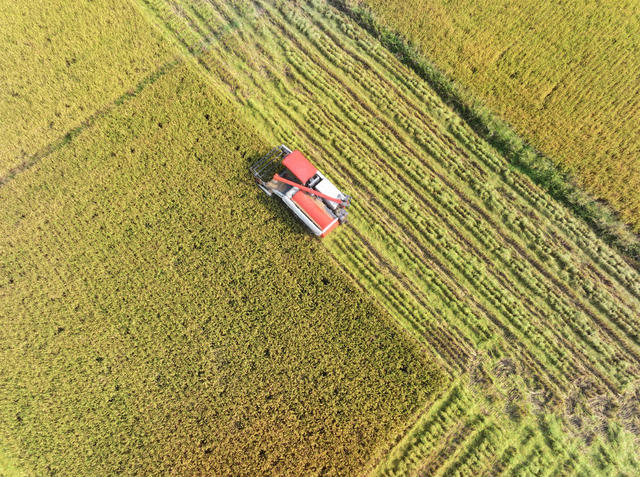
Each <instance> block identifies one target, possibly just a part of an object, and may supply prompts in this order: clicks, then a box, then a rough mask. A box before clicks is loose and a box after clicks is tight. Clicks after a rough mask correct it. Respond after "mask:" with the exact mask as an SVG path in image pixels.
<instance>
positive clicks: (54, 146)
mask: <svg viewBox="0 0 640 477" xmlns="http://www.w3.org/2000/svg"><path fill="white" fill-rule="evenodd" d="M181 61H182V60H181V58H180V57H176V58H174V59H172V60H171V61H169V62H167V63H165V64H164V65H162V66H160V67H159V68H158V69H157V70H156V71H154V72H153V73H151V74H150V75H148V76H147V77H146V78H144V79H143V80H142V81H140V82H139V83H138V84H137V85H136V87H135V88H133V89H131V90H129V91H126V92H125V93H123V94H121V95H120V96H118V97H117V98H116V99H115V100H114V101H113V102H112V103H111V104H109V105H107V106H105V107H103V108H101V109H98V110H97V111H95V112H94V113H93V114H91V116H89V117H88V118H87V119H85V120H84V121H82V123H81V124H80V125H79V126H76V127H75V128H73V129H71V130H70V131H69V132H67V133H66V134H64V135H62V136H61V137H60V138H59V139H57V140H56V141H54V142H52V143H50V144H48V145H47V146H46V147H44V148H42V149H41V150H40V151H38V152H37V153H35V154H34V155H33V156H31V157H30V158H29V159H27V160H26V161H24V162H23V163H22V164H20V165H18V166H16V167H14V168H12V169H10V170H9V171H8V172H7V173H6V174H5V175H4V176H2V177H0V187H2V186H4V185H6V184H7V183H8V182H9V181H10V180H11V179H13V178H15V177H16V176H17V175H18V174H20V173H21V172H24V171H26V170H27V169H30V168H31V167H33V166H35V165H36V164H37V163H38V162H40V161H41V160H43V159H44V158H46V157H48V156H49V155H51V154H52V153H53V152H55V151H57V150H58V149H60V148H61V147H63V146H64V145H66V144H69V143H70V142H71V141H72V140H73V138H74V137H76V136H78V135H79V134H80V133H82V131H84V130H85V129H87V128H89V127H91V126H92V125H93V124H94V123H95V122H96V121H97V120H98V119H100V118H101V117H104V116H105V115H106V114H108V113H109V112H110V111H112V110H113V109H114V108H116V107H118V106H120V105H121V104H123V103H125V102H127V101H129V100H130V99H132V98H135V97H136V96H138V94H140V92H141V91H142V90H143V89H144V88H145V87H146V86H148V85H150V84H153V83H154V82H155V81H156V80H157V79H158V78H160V77H162V76H163V75H165V74H166V73H168V72H169V71H171V70H172V69H173V68H174V67H175V66H176V65H177V64H179V63H180V62H181Z"/></svg>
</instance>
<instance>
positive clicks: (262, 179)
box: [249, 145, 351, 237]
mask: <svg viewBox="0 0 640 477" xmlns="http://www.w3.org/2000/svg"><path fill="white" fill-rule="evenodd" d="M249 170H250V171H251V173H252V174H253V177H255V179H256V183H257V184H258V187H260V188H261V189H262V190H263V191H265V192H266V193H267V195H269V196H272V195H273V194H275V195H276V196H278V197H279V198H280V199H281V200H282V202H284V203H285V204H286V205H287V207H289V208H290V209H291V210H292V211H293V213H294V214H296V216H297V217H298V218H299V219H300V220H301V221H302V222H303V223H304V224H305V225H306V226H307V227H308V228H309V230H311V232H313V233H314V234H315V235H317V236H320V237H326V236H327V234H329V232H331V231H332V230H333V229H335V228H336V227H337V226H338V225H340V224H344V223H345V222H346V218H347V211H346V208H347V207H349V201H350V200H351V197H350V196H348V195H345V194H343V193H342V192H340V191H339V190H338V188H337V187H336V186H334V185H333V184H332V183H331V182H330V181H329V179H327V178H326V177H325V176H324V175H323V174H322V173H321V172H320V171H319V170H318V169H316V168H315V167H314V166H313V164H311V163H310V162H309V160H308V159H307V158H306V157H304V156H303V155H302V153H301V152H300V151H298V150H295V151H292V150H291V149H289V148H288V147H286V146H284V145H281V146H278V147H276V148H274V149H272V150H271V151H270V152H269V153H268V154H267V155H266V156H264V157H262V158H261V159H260V160H258V161H257V162H256V163H255V164H253V165H252V166H251V167H250V168H249Z"/></svg>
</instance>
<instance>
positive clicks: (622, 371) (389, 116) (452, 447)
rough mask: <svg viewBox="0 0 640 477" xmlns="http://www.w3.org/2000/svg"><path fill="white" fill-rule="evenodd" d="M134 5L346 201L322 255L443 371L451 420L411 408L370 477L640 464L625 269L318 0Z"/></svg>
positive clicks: (634, 276) (630, 274)
mask: <svg viewBox="0 0 640 477" xmlns="http://www.w3.org/2000/svg"><path fill="white" fill-rule="evenodd" d="M142 4H143V5H144V6H145V8H147V9H148V12H149V13H150V15H152V16H153V17H154V18H155V22H156V24H157V26H158V27H159V28H161V29H162V30H164V31H165V33H166V34H167V36H168V37H169V38H172V39H173V41H174V42H175V44H176V45H177V46H178V47H179V48H180V49H181V50H182V51H183V53H184V54H185V55H186V56H188V57H190V58H191V59H192V63H193V65H194V67H195V68H196V69H198V70H199V71H200V72H201V74H202V75H203V76H204V77H206V78H209V79H210V80H211V81H212V82H217V83H218V84H219V85H221V86H222V87H223V88H224V90H225V91H226V94H227V96H228V97H229V98H230V99H231V100H232V101H235V102H236V104H237V105H238V106H239V107H241V108H242V110H243V111H244V113H245V114H246V115H247V116H250V117H252V118H253V120H254V122H255V123H256V124H257V125H258V126H259V127H260V128H261V130H262V132H263V134H264V135H265V137H267V138H271V141H272V143H274V144H276V143H280V142H284V143H286V144H288V145H290V146H291V147H297V148H300V149H301V150H303V151H305V153H306V154H307V155H308V156H309V157H311V158H312V160H313V161H314V162H316V163H317V164H318V165H319V167H320V169H321V170H323V171H325V172H326V173H327V174H328V175H329V177H331V178H332V179H334V180H335V181H336V182H337V183H338V184H339V186H340V188H341V189H344V190H346V191H348V192H350V193H352V195H353V196H354V199H353V205H352V213H351V226H350V227H349V228H348V229H347V230H341V231H340V233H337V234H334V235H333V236H330V237H329V239H328V240H327V241H325V244H326V247H327V248H328V249H329V250H330V251H331V252H332V253H333V254H334V255H335V256H336V257H337V258H338V260H339V262H340V263H341V265H342V266H343V268H344V270H345V271H347V272H348V273H349V274H351V275H353V277H355V278H356V279H357V280H358V282H359V283H361V284H362V287H363V289H364V290H366V291H367V292H369V293H371V294H373V295H374V296H376V297H377V298H378V299H379V301H380V302H381V303H382V304H384V306H385V307H386V308H387V309H388V310H389V311H390V312H391V314H392V315H393V316H394V317H395V318H396V319H397V321H398V322H399V323H400V324H402V325H403V326H404V327H405V328H406V329H407V330H409V331H410V332H411V333H412V335H413V336H414V337H415V338H416V339H417V340H419V341H420V342H421V343H422V344H424V345H425V346H426V347H428V348H429V349H432V350H434V352H435V353H437V355H438V356H439V358H440V362H441V365H442V367H443V368H444V369H446V370H447V372H448V373H449V374H450V376H451V377H452V379H456V380H459V383H460V385H459V388H457V389H459V390H460V396H463V397H464V399H462V400H461V401H460V403H459V404H457V405H456V407H455V409H456V410H455V412H453V411H452V412H451V413H449V412H446V413H444V414H443V415H442V416H440V415H435V417H434V419H436V420H437V422H438V423H439V424H438V425H437V426H431V425H430V424H429V425H428V426H427V427H426V428H425V427H424V425H426V424H425V422H426V423H427V424H428V423H429V419H431V416H432V413H433V412H434V411H433V409H432V408H431V407H427V408H425V410H424V414H423V415H422V417H420V418H419V419H418V420H417V421H416V423H415V426H414V427H412V428H411V429H410V430H409V433H408V437H407V439H408V442H409V444H408V447H407V444H406V442H407V440H405V441H402V442H398V443H397V446H396V447H395V448H393V449H390V453H389V455H388V456H389V457H388V459H386V460H385V459H381V460H380V461H379V462H378V464H379V466H380V467H378V469H380V472H381V473H383V474H388V475H392V474H396V473H397V474H398V475H400V474H403V473H405V471H406V469H407V468H410V469H411V471H412V472H416V473H421V474H422V473H424V474H444V475H449V474H455V473H458V472H461V473H465V474H466V473H470V472H475V471H479V470H482V471H490V470H491V469H493V468H494V466H498V467H497V468H499V469H506V470H509V469H511V471H512V472H513V473H526V472H533V473H537V472H539V471H540V470H541V469H545V470H546V469H548V468H555V469H556V470H558V471H559V472H561V473H565V472H570V471H574V472H578V473H583V474H586V475H588V474H590V473H592V472H595V471H596V470H597V471H598V472H603V473H607V472H611V471H612V470H613V469H623V470H624V471H626V472H631V473H634V472H637V465H638V462H637V453H636V444H634V442H635V440H634V439H635V437H634V435H635V434H636V433H637V429H638V427H637V426H638V414H637V407H635V404H633V402H634V399H635V398H634V397H633V396H635V395H636V392H637V391H638V381H637V376H638V371H639V368H638V365H639V364H640V342H639V339H640V337H639V336H638V333H637V316H639V312H640V300H639V298H640V277H639V276H638V273H637V272H636V271H634V270H633V269H632V268H630V267H629V266H628V265H627V264H626V263H625V261H624V260H622V259H621V258H620V256H618V255H617V254H616V253H615V252H614V251H612V250H611V249H610V248H609V247H608V246H607V245H606V244H604V243H603V242H602V241H600V240H599V239H598V238H597V237H595V236H594V234H593V233H592V232H591V230H590V229H589V228H588V227H587V226H586V225H585V224H584V223H583V222H581V221H580V220H578V219H576V218H575V217H574V216H573V215H572V214H571V213H569V212H568V211H567V210H566V209H565V208H563V207H562V206H560V205H559V204H558V203H556V202H554V201H553V200H552V199H551V198H550V197H549V196H548V195H547V194H546V193H544V192H543V191H542V190H541V189H539V188H538V187H537V186H536V185H534V184H533V183H532V182H531V181H530V180H529V179H528V178H527V177H525V176H523V175H522V174H520V173H519V172H517V171H516V170H514V169H513V168H512V167H510V166H509V164H508V162H507V160H506V159H505V158H504V157H501V156H500V155H499V154H498V153H497V152H496V151H495V150H493V149H492V148H491V147H489V146H488V145H487V144H486V143H485V142H484V141H482V140H481V139H480V138H479V137H478V136H476V135H475V134H474V133H473V131H472V130H471V129H470V128H469V127H468V126H467V125H466V124H465V123H464V122H463V121H462V120H461V119H460V118H459V117H458V116H456V114H454V113H453V112H452V111H451V110H450V109H449V108H448V107H446V106H445V105H444V104H443V103H442V101H441V100H440V98H439V97H438V96H437V95H435V94H434V92H433V91H432V90H430V89H429V87H428V86H426V84H425V83H424V82H422V81H421V80H420V79H418V78H417V77H416V76H415V74H413V73H412V72H411V71H409V70H407V68H405V67H404V66H403V65H402V64H401V63H400V62H399V61H398V60H397V59H396V58H395V57H394V56H393V55H391V54H390V53H389V52H388V51H386V50H385V49H384V48H382V47H381V46H380V44H378V43H377V42H376V41H374V40H373V39H372V38H371V37H369V36H368V35H367V34H366V33H365V32H364V31H362V30H361V29H359V28H358V27H357V26H355V25H354V24H352V23H351V22H350V21H349V20H348V19H347V18H346V17H345V16H344V15H342V14H341V13H339V12H338V11H336V10H335V9H333V8H331V7H330V6H328V5H327V4H326V3H324V2H320V1H310V2H298V3H296V2H287V1H281V2H276V3H275V4H273V3H271V2H266V1H260V0H255V1H235V2H230V3H228V2H224V3H223V2H215V1H206V0H185V1H180V2H166V1H163V0H145V1H143V2H142ZM229 25H234V26H236V27H237V28H233V29H229ZM453 392H454V391H450V393H453ZM449 397H450V396H449V395H445V396H444V397H443V399H444V400H445V401H446V400H447V399H449ZM460 416H463V418H462V420H460ZM425 429H426V430H425ZM411 436H414V437H415V438H414V437H411ZM423 440H424V441H425V442H427V444H424V445H423V444H421V442H422V441H423ZM403 442H404V443H403ZM429 443H431V444H429ZM402 446H405V447H407V448H403V447H402ZM496 455H499V456H500V459H498V460H496ZM398 456H399V457H398ZM438 456H439V457H438ZM394 469H401V471H397V472H396V471H395V470H394ZM425 469H427V470H428V471H427V470H425Z"/></svg>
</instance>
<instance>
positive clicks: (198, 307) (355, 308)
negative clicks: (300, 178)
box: [0, 66, 442, 475]
mask: <svg viewBox="0 0 640 477" xmlns="http://www.w3.org/2000/svg"><path fill="white" fill-rule="evenodd" d="M266 150H267V145H266V144H265V143H263V142H262V141H261V140H260V139H259V137H258V135H256V133H255V131H254V130H253V129H252V128H250V127H248V126H247V125H245V124H244V123H242V122H240V121H238V120H237V119H236V117H235V116H234V110H233V108H232V107H231V106H230V104H229V103H228V102H226V101H223V100H221V98H220V97H219V96H217V95H216V94H214V93H213V92H212V90H211V89H208V88H207V87H206V86H205V85H204V84H203V83H202V82H201V81H200V80H199V79H197V77H196V76H195V74H194V73H191V72H190V71H189V70H188V69H187V68H186V67H183V66H178V67H176V68H175V70H173V71H171V72H169V73H167V74H165V75H163V76H160V77H158V79H157V80H156V81H155V82H154V83H152V84H150V85H148V86H147V87H146V88H145V89H143V90H142V91H141V92H140V93H139V95H138V96H137V97H135V98H133V99H131V100H128V101H126V102H124V103H123V104H122V105H120V106H119V107H118V108H117V109H115V110H114V111H112V112H110V113H108V114H107V115H106V116H105V117H104V118H102V120H100V121H98V122H96V124H95V125H94V126H93V127H91V128H89V129H87V130H86V131H84V132H83V133H82V134H79V135H78V136H77V137H76V138H74V140H73V141H71V142H70V143H68V144H66V145H65V146H64V147H62V148H60V149H59V150H57V151H55V152H53V153H52V154H51V155H50V156H49V157H47V158H45V159H43V160H42V161H40V162H39V163H37V164H36V165H34V166H33V167H32V168H31V169H29V170H28V171H25V172H23V173H21V174H19V175H17V176H16V177H14V178H13V179H12V180H11V181H10V182H8V183H7V184H5V185H4V186H2V187H1V188H0V202H1V203H3V204H4V206H3V208H2V210H1V211H0V320H1V321H2V323H3V326H2V327H1V328H0V377H1V378H0V402H1V403H2V405H1V406H0V442H2V444H3V448H6V449H7V452H9V453H10V455H11V456H12V458H15V459H17V461H18V462H20V463H24V465H25V467H27V468H30V469H32V470H33V472H34V473H35V474H37V475H43V474H47V473H50V474H52V473H60V474H67V475H90V474H91V475H119V474H137V475H141V474H158V473H172V474H176V475H186V474H190V473H194V472H197V473H203V474H208V475H229V474H233V475H240V474H252V475H256V474H267V473H277V474H294V475H307V474H310V473H320V472H327V473H334V474H340V475H347V474H353V473H356V472H357V471H358V470H360V469H362V467H363V465H365V464H366V463H367V462H368V461H369V459H370V458H371V457H372V456H375V455H377V453H378V452H379V451H380V450H381V449H382V448H386V447H388V445H389V442H390V441H391V440H392V439H394V438H395V436H396V435H397V434H398V433H399V432H400V431H401V430H402V429H403V428H404V427H406V425H407V424H406V423H407V422H408V420H409V419H410V418H412V416H414V415H415V413H416V412H417V411H418V409H419V408H420V407H422V406H424V405H425V402H426V400H428V399H429V398H430V396H432V395H433V393H434V392H435V391H436V390H437V389H439V387H440V386H441V383H442V375H441V374H440V373H439V371H437V370H436V369H435V368H434V365H433V364H432V363H431V362H430V359H429V358H428V356H427V355H426V354H425V353H423V351H422V349H421V348H419V347H418V345H416V344H415V343H414V342H413V341H410V340H409V339H408V338H407V337H406V335H405V334H404V332H403V331H402V330H400V329H398V328H396V327H394V325H393V324H392V323H391V321H390V319H389V318H388V315H387V314H386V313H385V312H383V311H382V310H381V309H380V308H379V307H378V306H376V305H375V304H374V302H373V301H372V300H371V298H369V297H367V296H364V295H363V294H362V293H361V292H359V291H357V289H356V287H355V285H354V284H353V283H352V282H351V281H350V280H349V279H347V278H346V276H345V275H343V273H342V272H341V271H339V270H338V269H337V268H336V267H335V266H334V265H333V263H332V262H331V258H330V256H329V255H328V254H327V253H326V251H325V249H323V248H322V247H321V245H320V244H319V242H316V241H314V240H313V239H312V238H311V237H309V236H308V234H306V233H304V231H303V228H302V227H301V226H300V225H299V224H298V223H297V222H296V221H295V220H294V219H293V218H292V217H291V215H290V214H289V213H288V212H287V211H286V210H284V209H283V208H282V207H281V205H280V204H278V203H276V202H275V201H273V200H271V199H268V198H266V197H264V194H262V192H261V191H259V190H258V189H257V188H256V187H255V186H254V185H253V183H252V181H251V180H250V179H249V177H248V173H247V165H248V163H249V162H250V160H252V159H254V158H256V157H257V156H259V155H260V154H261V153H263V152H265V151H266Z"/></svg>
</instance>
